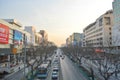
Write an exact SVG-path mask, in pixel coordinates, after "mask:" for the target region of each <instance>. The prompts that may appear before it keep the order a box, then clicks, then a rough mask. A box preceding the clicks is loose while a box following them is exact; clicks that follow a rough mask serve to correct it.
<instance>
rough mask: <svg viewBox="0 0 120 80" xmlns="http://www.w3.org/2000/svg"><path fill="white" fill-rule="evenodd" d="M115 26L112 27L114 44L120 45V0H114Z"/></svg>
mask: <svg viewBox="0 0 120 80" xmlns="http://www.w3.org/2000/svg"><path fill="white" fill-rule="evenodd" d="M113 16H114V26H113V28H112V44H113V46H118V47H119V46H120V0H114V1H113Z"/></svg>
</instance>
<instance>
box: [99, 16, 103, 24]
mask: <svg viewBox="0 0 120 80" xmlns="http://www.w3.org/2000/svg"><path fill="white" fill-rule="evenodd" d="M102 23H103V18H101V19H100V20H99V26H102Z"/></svg>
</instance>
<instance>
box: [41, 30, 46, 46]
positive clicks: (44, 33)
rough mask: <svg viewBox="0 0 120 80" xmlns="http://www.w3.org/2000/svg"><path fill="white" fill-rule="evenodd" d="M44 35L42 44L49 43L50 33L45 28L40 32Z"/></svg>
mask: <svg viewBox="0 0 120 80" xmlns="http://www.w3.org/2000/svg"><path fill="white" fill-rule="evenodd" d="M39 33H40V34H41V35H42V44H44V45H47V43H48V34H47V32H46V31H45V30H40V32H39Z"/></svg>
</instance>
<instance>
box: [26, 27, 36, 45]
mask: <svg viewBox="0 0 120 80" xmlns="http://www.w3.org/2000/svg"><path fill="white" fill-rule="evenodd" d="M24 30H25V31H27V32H28V33H30V35H31V41H32V43H31V45H32V46H35V45H36V43H35V35H36V29H35V27H34V26H25V29H24Z"/></svg>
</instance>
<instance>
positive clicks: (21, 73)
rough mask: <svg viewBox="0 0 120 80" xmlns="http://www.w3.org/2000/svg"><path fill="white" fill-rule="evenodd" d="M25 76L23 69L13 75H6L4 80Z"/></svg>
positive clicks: (15, 79) (14, 79) (19, 78)
mask: <svg viewBox="0 0 120 80" xmlns="http://www.w3.org/2000/svg"><path fill="white" fill-rule="evenodd" d="M23 76H24V73H23V69H22V70H20V71H18V72H16V73H14V74H11V76H8V77H5V78H4V80H21V78H22V77H23Z"/></svg>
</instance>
